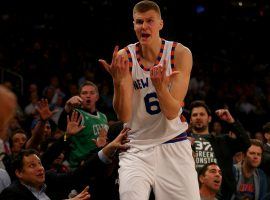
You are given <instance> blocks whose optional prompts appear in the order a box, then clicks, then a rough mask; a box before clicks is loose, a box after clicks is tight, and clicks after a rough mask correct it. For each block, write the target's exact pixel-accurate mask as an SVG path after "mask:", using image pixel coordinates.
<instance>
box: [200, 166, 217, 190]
mask: <svg viewBox="0 0 270 200" xmlns="http://www.w3.org/2000/svg"><path fill="white" fill-rule="evenodd" d="M200 181H201V183H202V185H203V186H204V187H206V188H207V189H209V190H211V191H213V192H217V191H218V190H219V188H220V186H221V182H222V175H221V170H220V168H219V167H218V166H217V165H210V166H208V168H207V170H206V172H205V175H204V176H203V175H201V176H200Z"/></svg>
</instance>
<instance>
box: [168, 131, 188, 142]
mask: <svg viewBox="0 0 270 200" xmlns="http://www.w3.org/2000/svg"><path fill="white" fill-rule="evenodd" d="M186 139H187V133H186V132H184V133H181V134H180V135H177V136H176V137H174V138H172V139H170V140H168V141H167V142H164V143H163V144H167V143H175V142H181V141H183V140H186Z"/></svg>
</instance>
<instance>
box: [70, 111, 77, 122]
mask: <svg viewBox="0 0 270 200" xmlns="http://www.w3.org/2000/svg"><path fill="white" fill-rule="evenodd" d="M75 114H76V111H73V112H72V114H71V118H70V121H71V122H74V116H75Z"/></svg>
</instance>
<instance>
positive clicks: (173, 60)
mask: <svg viewBox="0 0 270 200" xmlns="http://www.w3.org/2000/svg"><path fill="white" fill-rule="evenodd" d="M176 46H177V42H173V45H172V50H171V68H172V71H174V70H175V68H174V63H175V59H174V54H175V47H176Z"/></svg>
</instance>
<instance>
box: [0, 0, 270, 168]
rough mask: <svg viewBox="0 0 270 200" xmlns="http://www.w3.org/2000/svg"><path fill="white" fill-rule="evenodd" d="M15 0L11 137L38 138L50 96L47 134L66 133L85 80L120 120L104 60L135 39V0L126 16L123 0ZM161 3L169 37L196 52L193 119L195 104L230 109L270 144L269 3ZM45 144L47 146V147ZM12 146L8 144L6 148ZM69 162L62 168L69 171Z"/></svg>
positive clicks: (222, 129)
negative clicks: (267, 131)
mask: <svg viewBox="0 0 270 200" xmlns="http://www.w3.org/2000/svg"><path fill="white" fill-rule="evenodd" d="M232 2H233V1H232ZM13 3H16V5H17V6H16V7H13V5H12V2H10V3H5V4H4V3H2V2H1V6H0V7H1V10H0V14H1V19H0V27H1V33H0V70H1V83H2V84H3V85H5V86H6V87H8V88H10V89H11V90H12V91H14V92H15V93H16V95H17V97H18V102H19V105H18V108H17V113H16V117H15V118H14V119H13V120H12V121H11V123H10V127H9V137H10V139H9V140H7V141H8V142H10V141H12V137H11V136H14V135H15V134H16V131H19V132H20V133H23V134H25V140H24V141H22V143H23V144H24V143H25V142H26V141H27V140H28V139H29V138H31V132H32V131H33V128H34V127H35V126H36V123H37V120H35V119H36V116H37V115H39V114H40V113H39V112H37V107H38V106H39V105H40V104H39V103H40V101H41V99H47V101H48V106H49V109H50V111H52V112H53V115H51V116H50V121H49V123H48V124H47V125H48V126H44V134H46V132H48V135H50V136H53V137H52V138H54V139H56V138H59V137H58V136H57V135H62V134H63V132H61V131H59V129H58V120H59V117H60V114H61V113H62V111H63V110H64V106H65V103H66V101H67V100H69V99H70V98H71V97H73V96H75V95H78V94H79V86H80V85H81V84H82V83H84V82H85V81H92V82H94V83H95V84H96V85H97V86H98V89H99V95H100V98H99V100H98V102H97V109H98V110H99V111H101V112H102V113H104V114H105V115H106V116H107V119H108V125H111V124H114V123H115V122H116V121H117V118H116V115H115V113H114V110H113V107H112V97H113V87H112V86H113V85H112V81H111V78H110V77H109V75H108V74H107V73H106V72H105V71H104V70H103V69H102V67H100V66H99V63H98V59H99V58H102V57H104V56H105V58H109V56H110V55H111V52H112V50H113V46H114V45H115V44H119V45H122V47H124V45H126V44H127V43H128V42H129V41H132V40H133V39H134V36H133V33H132V24H128V21H130V19H126V18H125V16H128V14H127V13H128V12H129V10H128V9H130V5H129V3H130V2H129V1H127V2H125V3H123V5H122V6H126V8H127V11H125V10H124V9H123V10H121V12H122V13H120V12H117V11H118V9H119V3H116V2H115V3H114V2H112V1H109V0H107V1H93V2H91V3H90V2H88V1H78V2H77V3H74V4H71V3H68V2H67V3H66V4H67V5H66V6H65V8H62V5H61V4H60V3H59V4H58V3H55V4H54V6H53V8H52V5H51V4H50V3H45V2H42V3H41V4H40V5H34V7H33V5H32V7H31V9H30V7H28V6H29V5H27V4H24V3H22V2H13ZM160 3H161V5H162V6H161V8H162V9H163V11H164V12H163V13H164V16H163V17H165V18H166V20H165V21H167V22H168V24H165V31H164V35H165V36H166V38H169V39H172V40H174V39H177V40H178V41H181V42H183V43H184V44H185V45H187V46H189V47H190V49H191V50H192V52H193V58H194V63H193V69H192V74H191V79H190V84H189V90H188V94H187V96H186V99H185V107H184V115H185V116H186V118H187V119H188V120H189V117H190V114H191V113H190V110H189V106H190V104H191V102H193V101H194V100H204V101H205V102H206V103H207V105H208V106H209V107H210V109H211V110H212V111H214V110H216V109H219V108H226V109H229V110H230V112H231V113H232V114H233V116H234V117H235V118H236V119H238V120H239V121H240V122H241V123H242V125H243V126H244V128H245V129H246V130H247V132H248V133H249V135H250V137H251V138H257V139H260V140H261V141H262V142H263V143H264V144H266V142H267V141H266V139H265V138H264V132H263V130H262V128H263V125H265V124H266V122H268V121H269V119H270V70H269V69H270V67H269V63H270V62H269V58H268V55H267V51H264V50H263V49H265V48H263V47H264V46H267V44H268V40H269V39H267V38H266V36H267V34H268V32H269V31H267V30H265V29H266V24H267V22H269V14H268V10H269V5H266V3H265V5H264V4H263V5H264V6H261V5H256V6H254V7H252V6H247V7H243V8H241V7H237V6H232V5H233V3H232V5H229V4H227V3H225V2H223V3H221V4H222V5H219V6H217V7H215V8H213V5H210V3H209V2H208V1H202V2H201V3H202V5H201V4H199V3H200V2H199V1H198V2H192V3H185V4H183V5H182V7H181V5H180V7H179V8H177V7H175V6H173V5H174V3H175V2H171V1H168V2H165V1H160ZM243 3H245V1H243ZM248 5H249V4H248ZM199 6H201V7H199ZM222 6H225V8H226V9H225V8H222ZM260 6H261V7H260ZM32 8H34V9H32ZM199 8H201V10H200V9H199ZM177 9H179V10H180V11H181V12H177ZM198 9H199V10H198ZM219 9H220V10H219ZM241 9H242V10H241ZM188 13H189V14H188ZM175 19H177V20H175ZM21 77H22V79H21ZM227 130H228V127H227V125H226V124H225V123H224V122H223V121H222V120H220V119H219V118H218V117H215V116H213V119H212V121H211V123H210V127H209V132H212V133H214V134H216V135H218V134H223V133H227ZM54 139H51V140H52V141H54ZM48 143H49V141H48ZM7 144H8V143H7ZM44 145H45V146H46V147H44V148H45V149H46V148H47V145H48V144H44ZM11 147H12V144H11V146H10V144H9V147H6V148H7V149H6V151H8V149H12V148H11ZM13 147H16V146H13ZM3 148H5V146H4V147H3ZM13 150H14V149H13ZM6 153H11V152H6ZM15 153H16V148H15ZM62 160H64V158H62ZM65 167H66V166H65V165H61V168H60V169H59V168H58V169H57V170H60V171H61V170H62V171H65V170H67V169H66V168H65Z"/></svg>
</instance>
